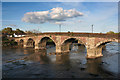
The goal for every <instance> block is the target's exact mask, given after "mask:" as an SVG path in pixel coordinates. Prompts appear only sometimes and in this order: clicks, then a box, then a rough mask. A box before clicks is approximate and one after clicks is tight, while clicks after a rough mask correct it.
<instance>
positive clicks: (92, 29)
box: [92, 24, 93, 33]
mask: <svg viewBox="0 0 120 80" xmlns="http://www.w3.org/2000/svg"><path fill="white" fill-rule="evenodd" d="M92 33H93V24H92Z"/></svg>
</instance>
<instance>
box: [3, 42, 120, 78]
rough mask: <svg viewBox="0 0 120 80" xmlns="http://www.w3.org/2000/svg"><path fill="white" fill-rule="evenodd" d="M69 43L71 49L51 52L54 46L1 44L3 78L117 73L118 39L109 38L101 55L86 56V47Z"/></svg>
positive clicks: (82, 76) (104, 75)
mask: <svg viewBox="0 0 120 80" xmlns="http://www.w3.org/2000/svg"><path fill="white" fill-rule="evenodd" d="M77 48H78V47H75V46H74V47H73V48H72V50H71V52H69V53H64V54H59V55H53V54H52V55H51V54H49V53H52V52H54V51H55V47H54V46H52V45H51V46H50V45H48V46H47V50H39V51H38V50H34V49H33V48H26V49H24V48H3V49H2V77H3V78H116V77H118V74H119V71H118V61H119V60H118V56H119V55H120V54H119V49H118V43H115V42H112V43H110V44H107V45H106V48H104V49H103V57H101V58H97V59H86V54H87V53H86V49H85V48H84V47H83V46H81V48H80V49H77Z"/></svg>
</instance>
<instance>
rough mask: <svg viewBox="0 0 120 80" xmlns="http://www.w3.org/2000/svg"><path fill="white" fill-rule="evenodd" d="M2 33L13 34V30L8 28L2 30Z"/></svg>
mask: <svg viewBox="0 0 120 80" xmlns="http://www.w3.org/2000/svg"><path fill="white" fill-rule="evenodd" d="M2 33H4V34H13V31H12V28H10V27H7V28H4V29H3V30H2Z"/></svg>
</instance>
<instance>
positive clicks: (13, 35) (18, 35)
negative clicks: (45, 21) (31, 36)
mask: <svg viewBox="0 0 120 80" xmlns="http://www.w3.org/2000/svg"><path fill="white" fill-rule="evenodd" d="M2 36H6V37H24V36H26V34H25V33H19V34H18V33H14V34H2Z"/></svg>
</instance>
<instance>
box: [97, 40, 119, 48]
mask: <svg viewBox="0 0 120 80" xmlns="http://www.w3.org/2000/svg"><path fill="white" fill-rule="evenodd" d="M110 42H118V40H116V39H108V40H104V41H100V42H98V43H97V44H96V46H95V47H96V48H98V47H100V46H102V45H105V44H107V43H110Z"/></svg>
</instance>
